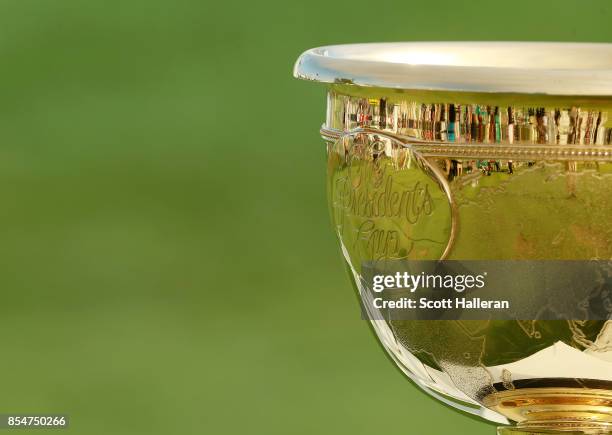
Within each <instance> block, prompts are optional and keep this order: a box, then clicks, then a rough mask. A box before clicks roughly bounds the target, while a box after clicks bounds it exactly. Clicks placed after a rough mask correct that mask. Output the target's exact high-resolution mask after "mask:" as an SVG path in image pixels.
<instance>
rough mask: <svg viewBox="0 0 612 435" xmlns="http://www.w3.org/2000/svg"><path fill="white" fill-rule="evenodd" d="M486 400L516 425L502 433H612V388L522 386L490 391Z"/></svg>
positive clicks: (515, 434)
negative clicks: (494, 391) (491, 392)
mask: <svg viewBox="0 0 612 435" xmlns="http://www.w3.org/2000/svg"><path fill="white" fill-rule="evenodd" d="M483 404H484V405H485V406H486V407H488V408H490V409H493V410H494V411H497V412H499V413H500V414H502V415H504V416H505V417H507V418H508V419H510V420H513V421H516V422H517V425H516V426H507V427H500V428H499V429H498V431H497V433H498V435H530V434H551V433H553V434H554V433H562V434H565V435H567V434H568V433H575V434H612V391H611V390H608V389H605V390H604V389H594V388H558V387H552V388H518V389H513V390H506V391H500V392H496V393H493V394H490V395H488V396H487V397H485V398H484V399H483Z"/></svg>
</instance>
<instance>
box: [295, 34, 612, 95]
mask: <svg viewBox="0 0 612 435" xmlns="http://www.w3.org/2000/svg"><path fill="white" fill-rule="evenodd" d="M293 75H294V76H295V77H296V78H300V79H304V80H312V81H317V82H323V83H336V84H353V85H358V86H364V87H382V88H395V89H412V90H432V91H456V92H483V93H520V94H546V95H566V96H568V95H576V96H612V44H610V43H566V42H395V43H367V44H347V45H330V46H325V47H318V48H312V49H310V50H307V51H305V52H304V53H302V55H301V56H300V57H299V58H298V60H297V62H296V63H295V67H294V70H293Z"/></svg>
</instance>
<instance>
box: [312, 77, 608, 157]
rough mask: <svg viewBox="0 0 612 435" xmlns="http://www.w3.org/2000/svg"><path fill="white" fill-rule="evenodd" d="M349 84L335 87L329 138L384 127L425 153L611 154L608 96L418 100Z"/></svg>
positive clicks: (329, 106)
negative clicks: (594, 99) (365, 92)
mask: <svg viewBox="0 0 612 435" xmlns="http://www.w3.org/2000/svg"><path fill="white" fill-rule="evenodd" d="M337 88H342V89H337ZM350 88H351V87H349V86H342V87H333V88H332V89H331V90H330V91H329V92H328V99H327V116H326V120H325V124H324V126H323V127H322V129H321V133H322V135H323V137H324V138H328V139H331V140H333V139H335V138H337V137H339V136H341V135H342V134H344V133H345V132H351V131H358V130H363V131H372V132H375V131H380V132H381V133H385V134H387V135H392V136H394V137H396V138H397V139H398V140H399V141H402V142H404V143H407V144H408V143H409V144H411V145H412V146H415V147H416V148H415V149H417V150H418V151H419V152H420V153H422V154H423V155H425V156H455V157H465V158H476V157H481V158H484V157H486V158H509V159H512V158H514V159H519V158H524V159H529V158H531V159H536V158H537V159H538V160H584V159H596V160H610V159H612V124H611V121H612V119H610V118H611V117H610V116H609V110H608V109H609V106H610V103H609V102H607V101H605V100H599V101H598V104H599V107H596V106H594V105H592V104H591V105H587V106H581V104H588V103H584V102H581V101H576V102H574V101H571V100H570V101H563V100H556V99H550V98H548V99H547V98H542V99H540V100H538V101H536V102H529V104H519V103H514V104H512V102H511V103H506V104H503V103H504V102H497V101H495V99H487V98H485V97H482V96H480V98H481V99H482V102H481V103H473V102H470V103H465V102H462V101H461V100H460V98H461V96H460V95H456V96H455V98H456V100H455V99H451V98H453V96H446V95H445V96H444V97H445V98H447V99H446V100H444V99H440V98H439V97H437V96H436V94H435V93H431V94H432V95H425V96H420V97H419V99H417V98H416V97H414V96H411V95H408V94H401V93H400V94H393V93H388V92H386V93H385V92H380V91H379V93H376V92H374V91H372V94H371V95H370V97H367V96H361V95H350V94H348V93H347V92H350V91H351V89H350ZM353 88H354V89H359V88H357V87H353ZM432 101H436V102H432Z"/></svg>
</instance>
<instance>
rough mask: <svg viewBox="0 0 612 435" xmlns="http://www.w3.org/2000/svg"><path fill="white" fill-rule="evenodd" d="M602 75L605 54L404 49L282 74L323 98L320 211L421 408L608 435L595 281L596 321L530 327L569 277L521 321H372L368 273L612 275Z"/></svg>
mask: <svg viewBox="0 0 612 435" xmlns="http://www.w3.org/2000/svg"><path fill="white" fill-rule="evenodd" d="M610 59H612V45H610V44H553V43H415V44H374V45H372V44H367V45H352V46H332V47H324V48H319V49H314V50H310V51H307V52H305V53H304V54H303V55H302V56H301V57H300V59H299V60H298V62H297V63H296V67H295V75H296V77H299V78H303V79H309V80H315V81H320V82H327V83H331V84H330V87H329V90H328V94H327V116H326V119H325V123H324V125H323V127H322V129H321V134H322V136H323V138H324V140H325V142H326V144H327V155H328V162H327V164H328V168H327V177H328V179H327V186H328V199H329V206H330V212H331V217H332V221H333V225H334V229H335V231H336V233H337V235H338V239H339V241H340V246H341V251H342V255H343V257H344V260H345V261H346V264H347V266H348V270H349V272H350V275H351V279H352V281H353V283H354V285H355V288H356V289H357V292H358V295H359V297H360V298H361V302H362V306H364V307H365V310H366V311H367V310H370V312H368V313H367V317H368V318H369V319H370V321H371V323H372V325H373V327H374V330H375V332H376V334H377V336H378V338H379V340H380V341H381V342H382V344H383V345H384V347H385V349H386V350H387V351H388V352H389V354H390V355H391V357H392V358H393V360H394V361H395V362H396V363H397V365H398V366H399V367H400V368H401V369H402V370H403V371H404V373H406V375H408V376H409V377H410V378H411V379H412V380H413V381H414V382H415V383H416V384H417V385H419V386H420V387H421V388H422V389H423V390H425V391H426V392H427V393H429V394H431V395H432V396H434V397H436V398H438V399H439V400H441V401H443V402H445V403H447V404H450V405H452V406H454V407H456V408H458V409H461V410H463V411H466V412H469V413H473V414H477V415H479V416H481V417H483V418H485V419H488V420H492V421H495V422H499V423H501V424H513V425H512V426H504V427H502V428H500V429H499V431H500V432H502V433H506V432H509V433H549V432H568V431H569V432H572V431H573V432H579V433H608V432H611V431H612V322H610V321H609V320H608V319H609V314H608V313H610V312H611V311H612V303H611V302H610V301H611V300H612V291H610V292H609V291H608V287H607V286H606V285H607V284H606V285H604V284H605V283H607V280H608V279H609V278H610V276H607V275H606V273H604V274H603V275H604V276H603V278H602V279H603V281H602V282H603V283H604V284H602V285H600V286H599V287H597V289H598V290H597V292H596V293H592V294H590V295H588V296H589V304H590V305H591V308H592V311H593V312H598V313H599V314H597V315H594V316H577V315H575V314H566V315H565V316H563V315H562V314H557V315H556V316H550V315H548V316H547V315H540V314H534V313H536V312H537V313H542V312H544V311H545V309H547V308H549V307H551V306H555V305H559V304H563V303H565V304H566V305H574V302H573V300H572V299H571V298H572V296H571V295H572V291H573V289H572V288H571V287H572V286H571V285H570V284H569V283H570V282H571V278H568V279H567V280H566V279H565V278H564V276H565V275H563V273H566V274H567V276H568V277H570V275H571V276H572V277H575V276H577V274H579V273H580V271H576V272H574V269H571V268H570V266H568V269H567V270H565V271H563V270H560V272H559V276H557V278H556V279H557V283H559V282H561V284H563V283H566V284H565V288H561V290H560V291H559V292H558V293H556V295H557V296H556V297H555V298H551V297H550V296H546V297H542V294H540V295H538V291H539V290H538V289H539V288H538V287H537V286H536V285H534V286H533V287H532V288H531V289H530V292H531V293H533V297H532V299H530V302H529V304H528V305H529V306H528V307H525V309H526V310H525V311H522V312H523V313H530V314H529V316H531V317H529V318H523V317H522V316H521V314H520V313H518V314H516V315H515V316H514V318H511V319H509V318H497V317H496V316H495V315H490V316H484V317H483V318H479V319H474V318H460V317H457V318H448V319H446V318H444V317H438V318H431V319H430V318H423V319H418V318H414V319H413V318H410V319H408V318H391V317H389V316H387V315H386V314H384V313H381V312H376V311H377V309H376V308H375V305H374V304H372V301H371V298H372V292H371V291H370V290H371V288H369V287H371V283H370V280H369V279H368V271H367V270H366V269H368V268H370V267H371V265H375V266H376V267H381V268H384V267H387V266H386V265H389V264H391V263H392V262H397V261H400V262H406V263H408V264H410V263H411V262H418V261H484V262H486V261H497V262H519V263H520V262H523V263H521V264H525V263H524V262H534V261H538V262H552V261H554V262H555V264H560V265H561V266H559V267H561V268H564V267H563V265H564V264H569V263H570V262H573V263H572V264H574V265H575V264H577V263H576V262H582V263H579V264H583V263H588V262H595V261H600V262H602V261H603V262H607V261H608V260H611V259H612V223H611V222H610V217H611V216H612V144H611V142H612V122H611V121H609V119H608V118H609V114H610V113H612V61H611V60H610ZM572 267H575V266H572ZM606 270H607V269H606ZM610 275H612V273H611V274H610ZM551 279H552V278H551ZM503 281H504V282H503V285H504V286H505V287H504V288H506V289H510V290H509V291H510V292H516V293H520V292H522V291H525V288H526V287H529V282H527V280H526V279H525V277H524V276H523V277H521V276H513V275H512V274H507V275H505V278H504V280H503ZM594 288H595V287H594ZM553 299H554V300H553ZM536 308H537V309H536ZM598 310H599V311H598Z"/></svg>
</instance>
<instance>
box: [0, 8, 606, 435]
mask: <svg viewBox="0 0 612 435" xmlns="http://www.w3.org/2000/svg"><path fill="white" fill-rule="evenodd" d="M611 23H612V8H611V6H610V3H609V2H608V1H582V2H576V1H555V2H542V1H529V2H525V1H514V2H505V3H504V2H499V1H497V2H494V1H475V0H472V1H469V2H468V1H465V2H461V1H456V0H452V1H446V0H444V1H443V0H438V1H435V2H422V1H421V2H411V1H404V2H390V1H380V2H366V1H363V0H355V1H353V2H350V3H348V2H347V3H344V4H343V3H339V2H329V1H318V0H317V1H308V2H301V3H298V2H282V1H260V2H233V1H224V2H210V1H206V0H205V1H201V0H199V1H195V0H175V1H161V0H146V1H144V0H142V1H136V0H88V1H83V0H79V1H77V0H53V1H50V0H19V1H3V2H1V3H0V53H1V55H0V59H1V63H2V68H1V80H0V138H1V145H0V204H1V206H0V231H1V236H0V241H1V243H0V265H1V266H0V267H1V268H2V269H1V272H2V274H1V283H2V296H3V297H2V303H1V304H0V310H1V311H0V314H1V316H0V330H1V331H2V341H1V343H2V351H1V353H0V355H1V357H0V373H1V385H2V394H0V413H11V412H15V413H51V412H56V413H66V414H69V415H70V416H71V419H72V421H71V428H70V431H71V432H73V433H82V434H107V433H113V434H140V433H142V434H191V433H193V434H196V433H198V434H202V433H204V434H334V435H340V434H351V435H357V434H374V433H418V434H442V433H449V432H453V433H471V434H492V433H493V431H494V428H493V427H492V426H490V425H487V424H484V423H481V422H478V421H476V420H474V419H470V418H467V417H466V416H464V415H462V414H460V413H458V412H455V411H453V410H451V409H449V408H446V407H444V406H443V405H440V404H438V403H436V402H435V401H434V400H433V399H430V398H429V397H428V396H426V395H425V394H423V393H421V392H420V391H418V390H417V388H416V387H414V386H413V385H412V384H411V383H410V382H409V381H408V380H406V379H405V378H404V377H403V376H402V375H401V374H400V373H399V371H398V370H396V369H395V368H394V366H393V364H392V363H391V362H390V361H389V360H388V359H387V357H386V356H385V355H384V353H383V352H382V351H381V349H380V347H379V346H378V344H377V342H376V340H375V339H374V337H373V335H372V334H371V332H370V331H369V329H368V327H367V324H366V323H365V322H363V321H362V320H360V315H359V309H358V304H357V300H356V298H355V296H354V295H353V291H352V289H351V287H350V284H349V281H348V279H346V276H345V272H344V269H343V265H342V263H341V260H340V256H339V253H338V248H337V246H336V242H335V240H334V236H333V234H332V231H331V228H330V225H329V224H328V217H327V211H326V200H325V193H324V172H325V164H324V161H325V155H324V147H323V143H322V141H321V140H320V138H319V137H318V128H319V126H320V123H321V121H322V119H323V115H324V111H325V107H324V104H325V98H324V87H323V86H320V85H319V86H318V85H316V84H313V83H307V82H299V81H296V80H294V79H293V78H292V77H291V70H292V66H293V62H294V61H295V59H296V58H297V56H298V55H299V54H300V53H301V52H302V51H303V50H305V49H307V48H310V47H314V46H319V45H325V44H331V43H349V42H367V41H396V40H446V39H459V40H531V39H533V40H563V41H612V30H611Z"/></svg>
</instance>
